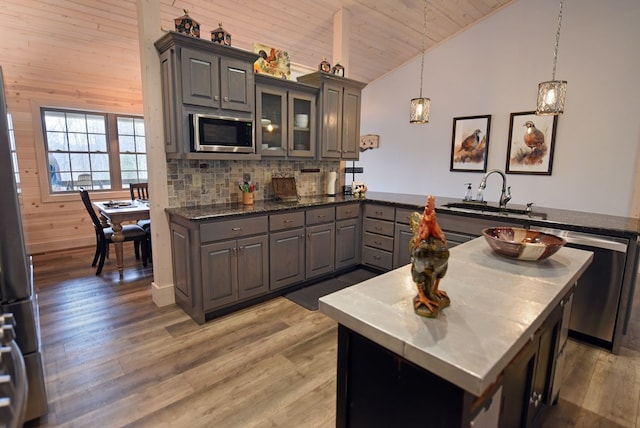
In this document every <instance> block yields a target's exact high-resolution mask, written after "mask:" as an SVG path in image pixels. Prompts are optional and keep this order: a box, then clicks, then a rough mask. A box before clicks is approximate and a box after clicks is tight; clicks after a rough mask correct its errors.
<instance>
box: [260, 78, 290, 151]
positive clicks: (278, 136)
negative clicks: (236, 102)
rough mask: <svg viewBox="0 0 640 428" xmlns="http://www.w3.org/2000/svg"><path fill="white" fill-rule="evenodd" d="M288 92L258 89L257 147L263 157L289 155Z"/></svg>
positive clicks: (264, 88)
mask: <svg viewBox="0 0 640 428" xmlns="http://www.w3.org/2000/svg"><path fill="white" fill-rule="evenodd" d="M287 138H288V135H287V91H282V90H278V89H274V88H270V87H265V86H261V85H260V86H257V87H256V145H257V147H258V149H259V150H260V153H262V156H285V155H286V154H287Z"/></svg>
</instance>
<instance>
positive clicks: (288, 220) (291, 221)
mask: <svg viewBox="0 0 640 428" xmlns="http://www.w3.org/2000/svg"><path fill="white" fill-rule="evenodd" d="M284 223H285V224H287V223H293V220H291V219H287V220H285V221H284Z"/></svg>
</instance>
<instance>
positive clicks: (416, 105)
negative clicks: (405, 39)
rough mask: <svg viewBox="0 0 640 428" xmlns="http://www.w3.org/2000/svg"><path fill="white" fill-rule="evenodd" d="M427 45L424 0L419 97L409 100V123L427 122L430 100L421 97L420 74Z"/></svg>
mask: <svg viewBox="0 0 640 428" xmlns="http://www.w3.org/2000/svg"><path fill="white" fill-rule="evenodd" d="M426 45H427V0H424V27H423V32H422V63H421V65H420V98H413V99H412V100H411V115H410V117H409V123H427V122H429V109H430V107H431V100H430V99H429V98H423V97H422V75H423V74H424V53H425V50H426Z"/></svg>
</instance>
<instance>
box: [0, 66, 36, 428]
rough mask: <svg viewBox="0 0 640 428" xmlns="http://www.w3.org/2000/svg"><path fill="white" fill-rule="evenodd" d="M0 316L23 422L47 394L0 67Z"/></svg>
mask: <svg viewBox="0 0 640 428" xmlns="http://www.w3.org/2000/svg"><path fill="white" fill-rule="evenodd" d="M0 183H1V188H2V191H0V305H1V306H0V308H1V309H2V310H0V313H2V312H4V313H13V315H14V318H15V323H16V326H15V333H16V342H17V344H18V346H19V347H20V349H21V350H22V354H23V357H24V362H25V367H26V371H27V379H28V399H27V407H26V411H25V415H24V420H25V421H29V420H32V419H35V418H38V417H40V416H42V415H45V414H46V413H47V411H48V405H47V394H46V390H45V382H44V370H43V363H42V352H41V342H40V320H39V317H38V300H37V295H36V293H35V290H34V286H33V267H32V264H31V258H30V257H29V256H28V255H27V253H26V249H25V244H24V235H23V231H22V218H21V215H20V201H19V197H18V193H17V191H16V182H15V175H14V170H13V162H12V153H11V145H10V135H9V126H8V121H7V100H6V98H5V92H4V78H3V75H2V68H1V67H0Z"/></svg>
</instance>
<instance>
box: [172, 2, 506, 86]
mask: <svg viewBox="0 0 640 428" xmlns="http://www.w3.org/2000/svg"><path fill="white" fill-rule="evenodd" d="M512 1H513V0H453V1H452V0H430V1H429V2H428V9H427V42H426V48H427V50H428V49H429V48H431V47H433V46H434V45H436V44H438V43H440V42H442V41H444V40H446V39H448V38H450V37H452V36H453V35H455V34H457V33H459V32H461V31H463V30H464V29H466V28H468V27H469V26H471V25H473V24H474V23H476V22H478V21H480V20H482V19H483V18H485V17H487V16H489V15H491V14H493V13H495V12H496V11H498V10H499V9H501V8H503V7H505V6H507V5H508V4H510V3H512ZM229 4H230V6H231V7H220V6H219V5H220V3H218V2H209V1H202V0H192V1H180V0H161V20H162V26H163V28H165V29H173V21H172V20H173V18H176V17H178V16H181V15H183V9H187V10H189V15H190V16H191V17H192V18H194V19H195V20H197V21H198V22H199V23H200V32H201V34H200V37H201V38H207V39H208V38H209V37H210V34H209V33H210V31H211V30H213V29H215V28H217V27H218V23H222V26H223V27H224V29H225V30H227V31H228V32H229V33H231V36H232V45H233V46H235V47H238V48H241V49H247V50H253V43H254V42H259V43H262V44H266V45H268V46H271V47H276V48H279V49H283V50H286V51H287V52H288V53H289V56H290V58H291V63H292V67H293V68H294V69H295V68H296V67H309V68H311V69H314V70H315V69H317V66H318V64H319V63H320V61H321V60H322V58H323V57H326V58H327V59H328V61H329V62H331V63H332V64H333V63H334V62H335V61H336V60H338V61H339V60H340V58H333V55H332V50H333V16H334V14H335V13H336V12H337V11H339V10H340V9H341V8H343V9H344V10H345V12H346V13H345V14H346V15H348V21H349V37H348V39H349V57H350V58H349V70H347V75H348V76H349V77H350V78H352V79H356V80H360V81H363V82H367V83H369V82H371V81H373V80H375V79H376V78H378V77H380V76H382V75H384V74H386V73H387V72H389V71H391V70H393V69H394V68H396V67H398V66H400V65H402V64H404V63H406V62H408V61H410V60H411V59H412V58H415V57H416V56H418V55H419V54H420V53H421V51H422V33H423V19H424V18H423V10H424V3H423V2H422V1H421V0H392V1H389V0H323V1H317V0H279V1H277V2H273V1H269V0H235V1H233V2H232V3H229ZM274 5H275V6H274Z"/></svg>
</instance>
